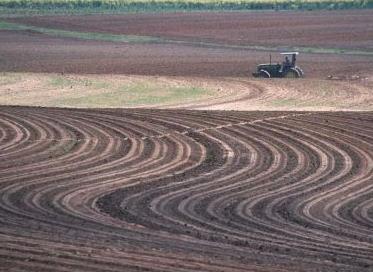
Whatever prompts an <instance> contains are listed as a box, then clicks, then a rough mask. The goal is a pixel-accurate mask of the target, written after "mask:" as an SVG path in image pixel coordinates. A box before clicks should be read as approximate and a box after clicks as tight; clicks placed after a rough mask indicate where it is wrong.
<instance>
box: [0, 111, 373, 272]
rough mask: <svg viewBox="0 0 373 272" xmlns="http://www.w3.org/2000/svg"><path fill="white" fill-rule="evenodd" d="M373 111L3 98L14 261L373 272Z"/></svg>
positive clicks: (6, 243)
mask: <svg viewBox="0 0 373 272" xmlns="http://www.w3.org/2000/svg"><path fill="white" fill-rule="evenodd" d="M372 135H373V114H372V113H369V112H366V113H351V112H350V113H349V112H345V113H307V112H298V113H291V112H221V111H209V112H205V111H183V110H146V109H143V110H140V109H138V110H136V109H133V110H68V109H56V108H31V107H30V108H28V107H1V108H0V150H1V153H0V157H1V159H0V195H1V198H0V263H1V268H0V270H2V271H268V272H269V271H271V272H272V271H346V272H347V271H367V272H368V271H372V268H373V258H372V256H373V250H372V243H373V240H372V237H373V231H372V230H373V201H372V196H373V187H372V179H373V148H372V146H373V137H372Z"/></svg>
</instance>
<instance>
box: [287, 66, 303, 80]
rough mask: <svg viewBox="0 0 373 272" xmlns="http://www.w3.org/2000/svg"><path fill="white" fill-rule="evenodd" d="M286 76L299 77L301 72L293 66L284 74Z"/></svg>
mask: <svg viewBox="0 0 373 272" xmlns="http://www.w3.org/2000/svg"><path fill="white" fill-rule="evenodd" d="M284 77H286V78H299V77H301V74H300V72H299V71H297V70H296V69H295V68H291V69H290V70H289V71H288V72H287V73H286V74H285V75H284Z"/></svg>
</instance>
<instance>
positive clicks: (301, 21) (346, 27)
mask: <svg viewBox="0 0 373 272" xmlns="http://www.w3.org/2000/svg"><path fill="white" fill-rule="evenodd" d="M372 18H373V11H372V10H361V11H338V12H320V11H318V12H293V13H292V12H258V13H243V12H238V13H237V12H236V13H235V12H227V13H208V12H207V13H175V14H172V13H171V14H167V13H166V14H137V15H136V14H134V15H117V16H113V15H111V16H107V15H91V16H84V17H82V16H53V17H48V16H47V17H44V16H41V17H37V16H36V17H25V18H13V19H10V18H8V19H6V20H7V21H9V22H16V23H23V24H28V25H34V26H42V27H50V28H58V29H65V30H70V31H85V32H87V31H88V32H99V33H110V34H130V35H150V36H156V37H161V38H168V39H174V40H176V41H178V42H180V43H171V44H169V43H140V44H131V43H114V42H104V41H82V40H79V39H73V38H63V37H51V36H48V35H45V34H40V33H35V32H33V31H9V30H0V37H1V41H2V42H1V43H0V71H21V72H24V71H27V72H46V73H49V72H66V73H94V74H97V73H99V74H108V73H115V74H132V75H133V74H137V75H167V76H169V75H177V76H199V77H206V76H208V77H210V76H230V77H237V76H238V77H242V76H246V77H247V76H250V75H251V72H252V71H253V70H254V68H255V66H256V65H257V64H258V63H263V62H267V61H268V59H269V53H268V52H262V51H253V50H249V49H245V48H236V47H234V46H235V45H251V46H276V47H277V46H284V47H285V46H290V47H297V46H306V47H314V48H321V49H322V48H332V49H333V48H334V49H335V50H336V52H339V51H338V50H337V49H340V48H345V49H353V50H363V51H366V52H370V55H345V54H337V53H336V54H302V55H301V56H300V57H299V59H298V60H299V65H301V66H302V68H303V69H304V70H305V72H306V75H307V77H309V78H315V77H316V78H325V77H326V76H327V75H337V76H351V75H356V74H358V75H360V74H362V75H367V74H370V75H371V74H373V65H372V64H373V55H372V54H371V53H372V52H373V48H372V44H373V19H372ZM206 43H213V44H214V46H212V45H207V44H206ZM273 59H274V60H276V61H280V58H279V57H278V55H276V54H275V53H274V55H273Z"/></svg>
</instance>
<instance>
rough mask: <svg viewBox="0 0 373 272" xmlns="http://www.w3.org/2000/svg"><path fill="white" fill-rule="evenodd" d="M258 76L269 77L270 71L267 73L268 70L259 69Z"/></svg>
mask: <svg viewBox="0 0 373 272" xmlns="http://www.w3.org/2000/svg"><path fill="white" fill-rule="evenodd" d="M259 77H261V78H270V77H271V75H270V73H268V71H266V70H260V72H259Z"/></svg>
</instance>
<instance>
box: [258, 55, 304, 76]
mask: <svg viewBox="0 0 373 272" xmlns="http://www.w3.org/2000/svg"><path fill="white" fill-rule="evenodd" d="M281 54H282V55H285V61H284V62H283V63H282V64H280V63H274V64H273V63H272V61H270V63H267V64H259V65H258V66H257V68H256V71H255V72H254V73H253V76H254V77H263V78H271V77H289V78H300V77H303V76H304V73H303V70H302V69H301V68H300V67H298V66H296V65H295V62H296V55H298V52H286V53H281ZM288 55H291V56H292V58H291V61H290V60H289V59H288Z"/></svg>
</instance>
